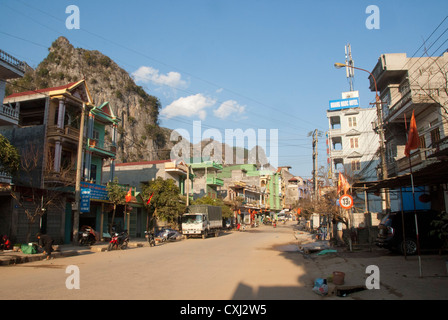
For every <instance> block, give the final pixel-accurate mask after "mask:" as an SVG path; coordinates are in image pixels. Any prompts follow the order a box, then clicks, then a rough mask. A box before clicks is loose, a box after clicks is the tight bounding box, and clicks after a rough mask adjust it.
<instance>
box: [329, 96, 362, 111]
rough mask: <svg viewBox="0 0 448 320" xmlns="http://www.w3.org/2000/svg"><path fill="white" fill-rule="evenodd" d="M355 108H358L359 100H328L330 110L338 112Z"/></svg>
mask: <svg viewBox="0 0 448 320" xmlns="http://www.w3.org/2000/svg"><path fill="white" fill-rule="evenodd" d="M356 107H359V98H349V99H340V100H330V110H340V109H346V108H356Z"/></svg>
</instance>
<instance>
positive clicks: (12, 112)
mask: <svg viewBox="0 0 448 320" xmlns="http://www.w3.org/2000/svg"><path fill="white" fill-rule="evenodd" d="M19 113H20V108H19V107H15V108H14V107H12V106H11V105H9V104H2V106H1V108H0V115H2V116H6V117H8V118H11V119H12V120H13V121H15V122H17V121H19Z"/></svg>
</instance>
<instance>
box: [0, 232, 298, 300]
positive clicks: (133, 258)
mask: <svg viewBox="0 0 448 320" xmlns="http://www.w3.org/2000/svg"><path fill="white" fill-rule="evenodd" d="M293 240H294V237H293V231H292V225H281V226H278V227H277V228H275V229H274V228H272V227H270V226H269V227H268V226H260V227H259V228H254V229H250V230H248V231H245V232H229V233H226V234H223V235H221V236H220V237H217V238H215V237H210V238H207V239H205V240H202V239H188V240H182V241H179V242H172V243H167V244H163V245H160V246H157V247H153V248H150V247H143V248H136V249H128V250H123V251H112V252H99V253H92V254H88V255H82V256H75V257H68V258H62V259H54V260H51V261H39V262H33V263H27V264H23V265H17V266H9V267H3V268H2V269H1V273H0V283H1V287H2V288H3V289H6V290H0V298H6V297H7V298H9V299H122V298H124V299H174V300H185V299H189V300H190V299H198V300H209V299H219V300H227V299H297V298H299V297H300V294H299V291H298V290H296V289H297V286H299V285H300V281H301V280H300V278H301V277H302V276H303V273H304V271H303V270H301V269H300V268H298V267H297V264H296V263H294V262H293V261H291V259H288V258H285V252H283V251H281V250H282V247H283V246H287V245H288V244H289V243H291V242H292V241H293ZM293 247H294V246H293ZM291 255H294V257H295V258H300V257H299V255H298V254H297V253H296V252H295V253H291ZM69 265H76V266H78V267H79V271H80V289H79V290H76V289H72V290H69V289H67V288H66V279H67V278H68V277H69V276H70V275H71V274H68V273H66V268H67V266H69Z"/></svg>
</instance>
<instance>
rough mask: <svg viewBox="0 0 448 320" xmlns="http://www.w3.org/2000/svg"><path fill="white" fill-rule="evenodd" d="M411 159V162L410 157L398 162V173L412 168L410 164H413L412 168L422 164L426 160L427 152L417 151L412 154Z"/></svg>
mask: <svg viewBox="0 0 448 320" xmlns="http://www.w3.org/2000/svg"><path fill="white" fill-rule="evenodd" d="M410 158H411V161H409V158H408V157H403V158H401V159H398V160H397V170H398V172H402V171H405V170H408V169H409V168H410V166H409V163H410V164H411V167H412V168H414V167H416V166H418V165H420V164H422V163H423V161H424V160H425V158H426V157H425V152H424V151H416V152H414V153H411V157H410Z"/></svg>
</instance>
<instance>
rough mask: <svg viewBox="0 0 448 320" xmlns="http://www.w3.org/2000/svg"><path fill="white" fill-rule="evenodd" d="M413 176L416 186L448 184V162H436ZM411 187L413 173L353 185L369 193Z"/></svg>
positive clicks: (415, 172)
mask: <svg viewBox="0 0 448 320" xmlns="http://www.w3.org/2000/svg"><path fill="white" fill-rule="evenodd" d="M412 176H413V180H414V186H434V185H440V184H445V183H448V161H441V162H436V163H433V164H430V165H428V166H426V167H425V168H423V169H420V170H417V171H413V172H412ZM411 185H412V184H411V173H405V174H402V175H399V176H396V177H391V178H388V179H384V180H378V181H368V182H356V183H354V184H353V188H354V189H356V188H360V189H361V188H366V189H367V190H368V191H369V190H372V191H373V190H375V191H376V190H379V189H383V188H388V189H397V188H401V187H410V186H411Z"/></svg>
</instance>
